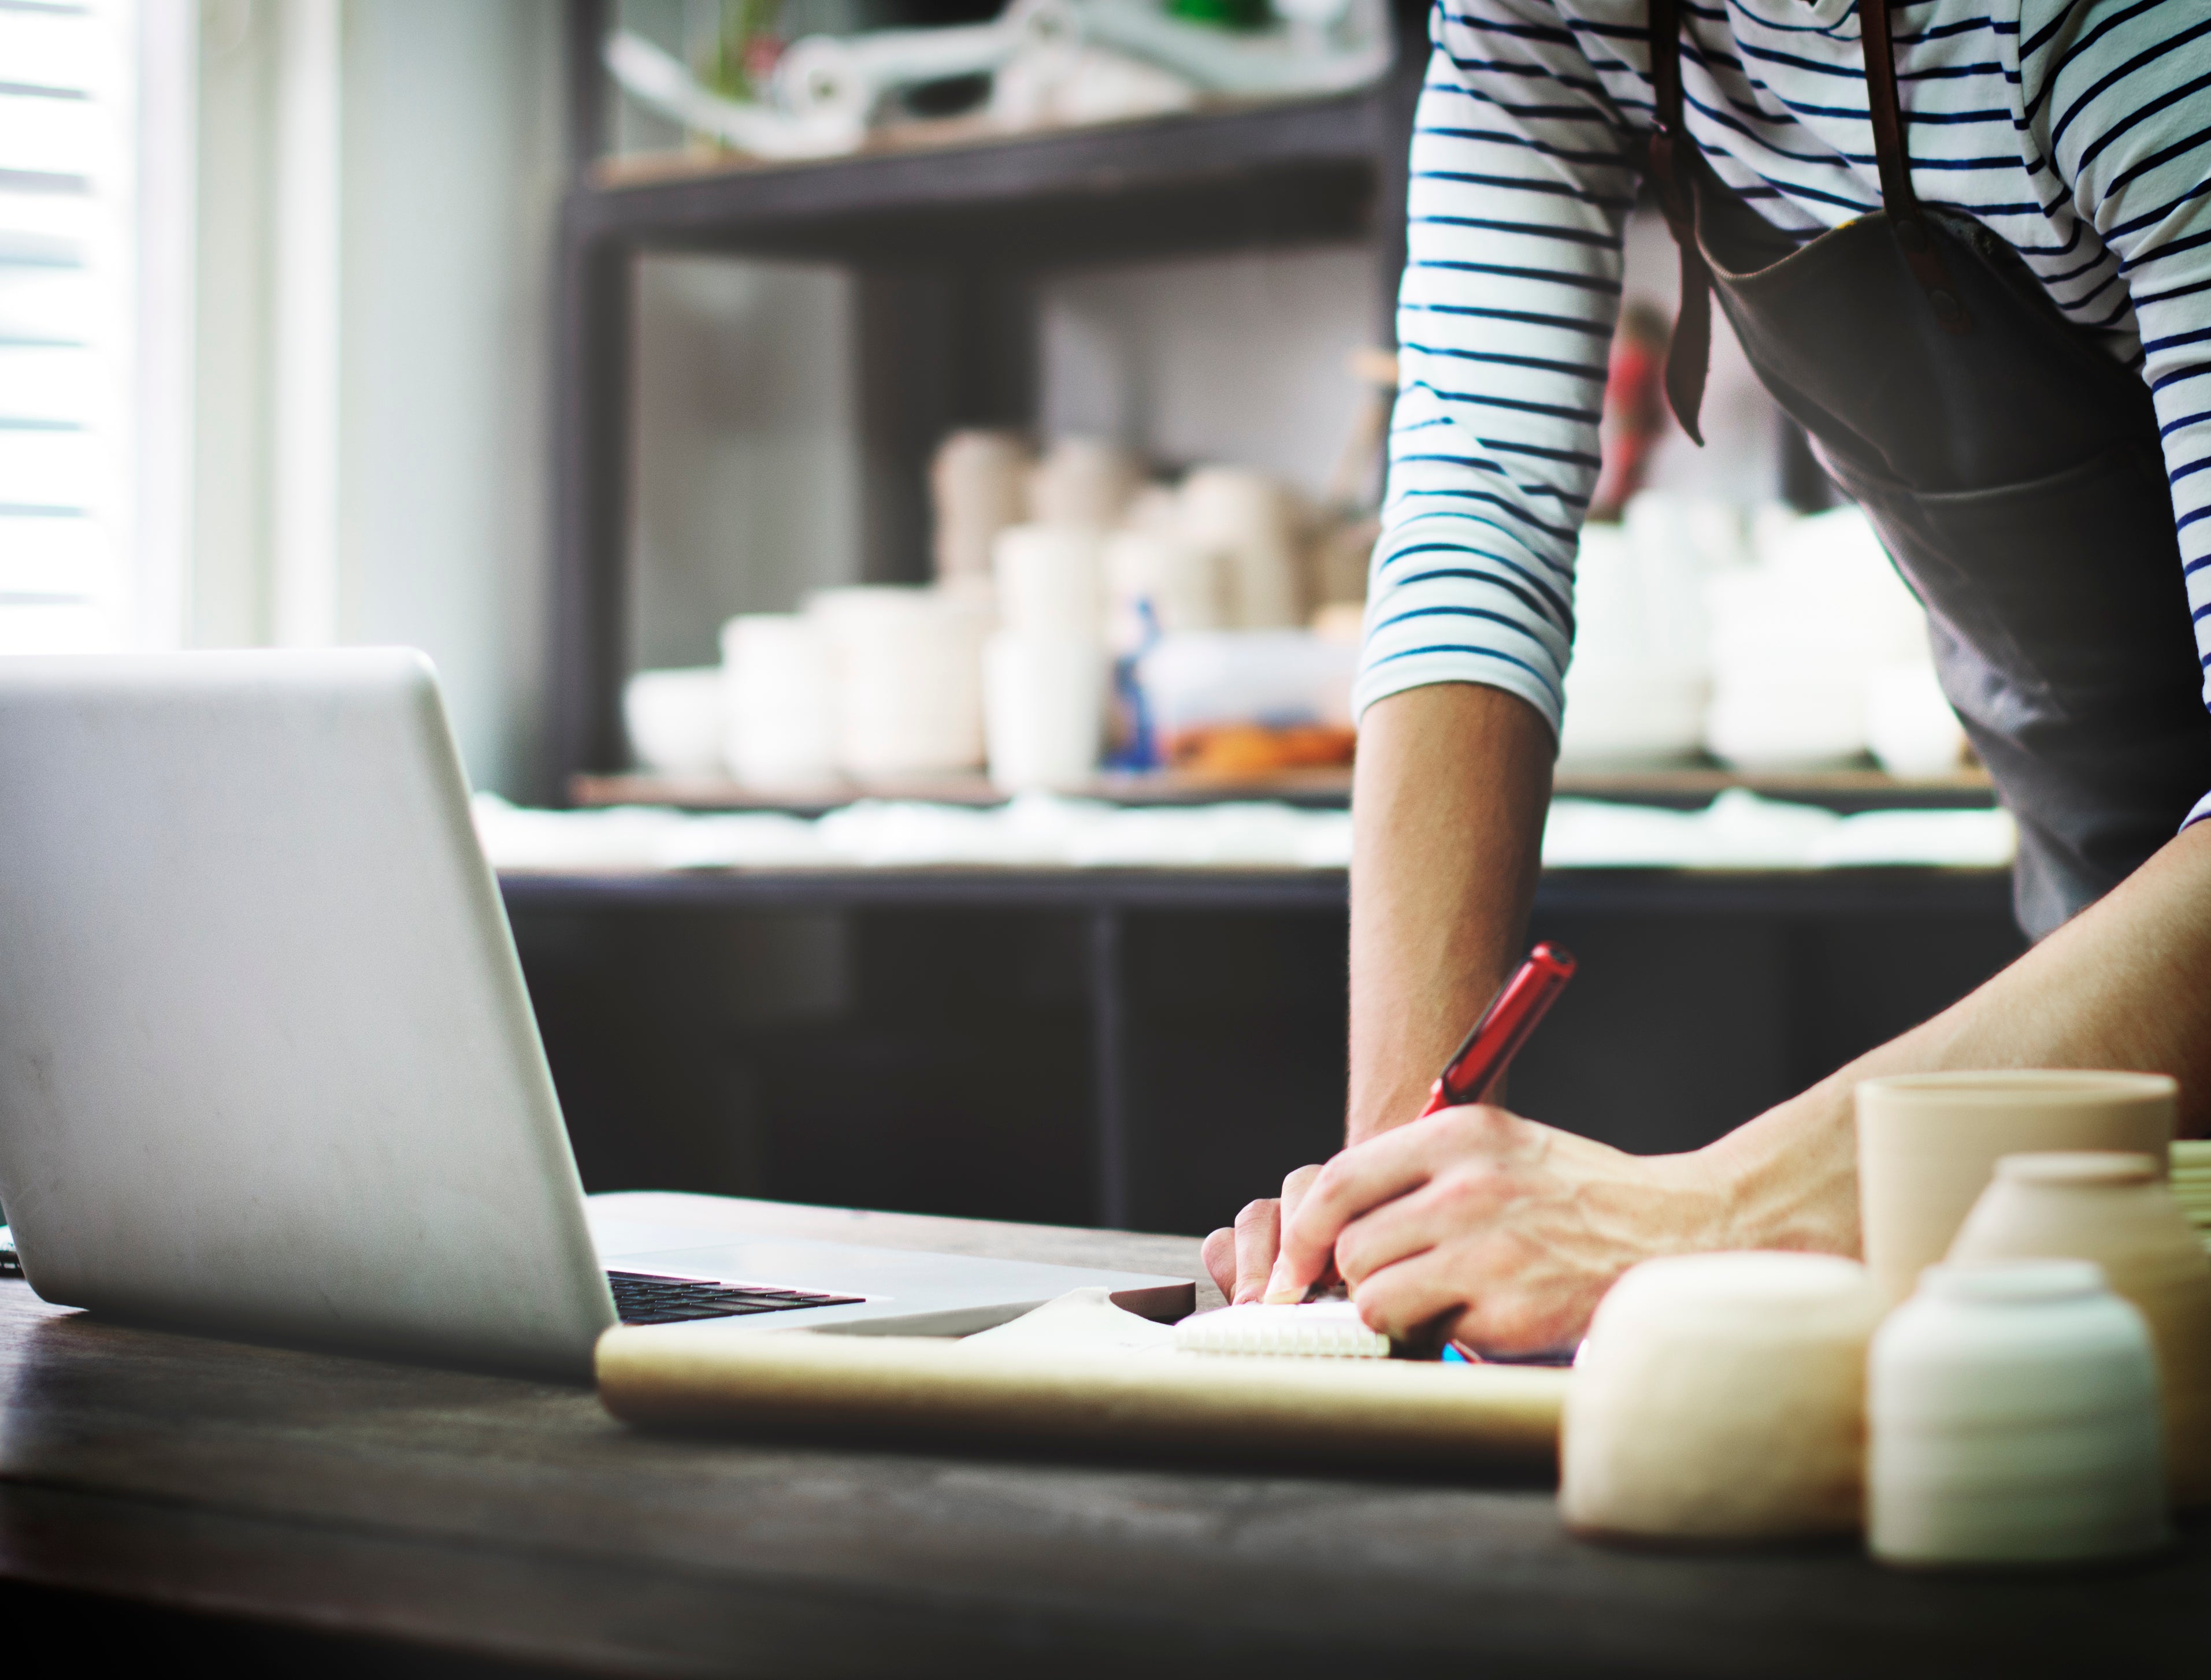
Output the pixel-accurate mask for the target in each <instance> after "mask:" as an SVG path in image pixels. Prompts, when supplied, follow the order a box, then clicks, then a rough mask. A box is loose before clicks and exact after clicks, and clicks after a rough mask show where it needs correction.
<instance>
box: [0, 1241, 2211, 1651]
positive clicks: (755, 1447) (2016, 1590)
mask: <svg viewBox="0 0 2211 1680" xmlns="http://www.w3.org/2000/svg"><path fill="white" fill-rule="evenodd" d="M620 1200H621V1202H622V1203H623V1204H626V1205H625V1206H622V1208H621V1212H623V1213H624V1215H625V1216H626V1217H646V1218H669V1217H674V1218H684V1219H688V1220H693V1221H699V1222H702V1223H704V1224H713V1223H714V1222H716V1221H717V1220H720V1219H724V1218H737V1219H739V1220H741V1221H742V1224H744V1226H745V1227H746V1228H747V1229H748V1230H753V1231H755V1232H763V1233H770V1234H778V1235H786V1236H814V1237H824V1238H829V1239H833V1240H843V1241H859V1242H879V1243H882V1244H884V1245H886V1246H891V1247H901V1248H929V1249H936V1250H940V1251H945V1252H955V1253H962V1254H992V1255H1004V1256H1012V1257H1019V1258H1023V1259H1032V1260H1062V1261H1066V1262H1069V1263H1075V1264H1082V1265H1095V1266H1115V1267H1124V1268H1127V1269H1130V1270H1139V1271H1150V1272H1175V1273H1178V1274H1181V1275H1185V1276H1196V1275H1202V1273H1201V1271H1200V1268H1199V1266H1198V1255H1197V1244H1196V1242H1194V1241H1192V1240H1190V1239H1187V1238H1180V1237H1165V1236H1129V1235H1124V1234H1118V1233H1107V1232H1093V1231H1077V1230H1056V1229H1048V1228H1044V1227H1036V1226H1017V1225H1003V1224H984V1223H980V1222H975V1221H965V1220H956V1219H934V1218H919V1217H915V1216H901V1215H891V1214H865V1213H851V1212H839V1211H834V1210H828V1209H820V1208H800V1207H790V1206H775V1205H772V1204H766V1203H734V1202H723V1203H718V1204H712V1205H705V1204H702V1202H701V1201H700V1200H699V1199H689V1198H684V1199H659V1198H645V1197H625V1198H621V1199H620ZM1207 1296H1208V1297H1209V1298H1210V1299H1211V1300H1213V1301H1217V1299H1218V1296H1212V1295H1211V1292H1210V1290H1208V1291H1207ZM0 1581H4V1582H9V1583H14V1584H16V1585H19V1586H21V1585H29V1586H40V1587H60V1588H69V1589H77V1590H82V1591H88V1592H99V1593H105V1594H112V1595H117V1596H118V1597H121V1598H125V1599H128V1600H130V1601H133V1602H134V1603H136V1604H143V1605H152V1606H157V1607H161V1608H163V1609H167V1610H182V1611H196V1612H202V1613H209V1614H214V1615H218V1616H222V1617H239V1618H247V1619H250V1620H254V1621H258V1622H262V1623H274V1624H282V1625H288V1626H291V1627H294V1628H302V1629H322V1630H325V1631H336V1632H342V1633H345V1634H348V1635H359V1636H361V1637H364V1638H382V1639H397V1640H400V1641H409V1642H415V1643H419V1644H421V1645H422V1646H426V1647H436V1648H438V1649H440V1650H443V1651H447V1652H455V1653H469V1654H472V1655H475V1656H478V1657H489V1658H494V1659H508V1660H512V1661H515V1662H518V1663H521V1664H524V1665H532V1666H559V1667H563V1668H574V1669H584V1670H589V1671H612V1672H624V1673H654V1674H706V1673H729V1674H744V1675H752V1674H758V1675H775V1676H802V1675H847V1674H851V1675H857V1674H875V1673H885V1672H896V1673H900V1674H928V1673H938V1672H945V1673H954V1672H958V1673H978V1672H986V1671H993V1670H995V1669H996V1668H1000V1667H1006V1666H1009V1665H1012V1664H1013V1663H1015V1662H1016V1661H1018V1662H1020V1663H1021V1664H1022V1665H1024V1666H1025V1667H1026V1666H1034V1667H1038V1668H1039V1669H1045V1668H1046V1667H1047V1665H1048V1671H1051V1672H1052V1673H1053V1674H1054V1675H1055V1677H1057V1675H1059V1674H1065V1673H1070V1672H1071V1673H1078V1674H1080V1673H1089V1672H1093V1671H1094V1672H1100V1673H1108V1672H1111V1673H1125V1672H1127V1671H1130V1669H1131V1668H1132V1667H1135V1666H1136V1665H1142V1667H1144V1668H1145V1669H1147V1670H1151V1671H1162V1672H1194V1671H1199V1670H1204V1671H1208V1672H1213V1673H1220V1672H1241V1671H1246V1670H1249V1669H1252V1668H1256V1667H1257V1666H1259V1665H1262V1664H1263V1665H1265V1666H1266V1667H1267V1668H1268V1669H1269V1671H1272V1672H1275V1673H1281V1672H1288V1673H1307V1672H1321V1671H1326V1672H1330V1673H1335V1674H1341V1675H1352V1676H1355V1675H1359V1674H1362V1673H1365V1672H1371V1671H1374V1670H1376V1669H1377V1668H1378V1667H1380V1666H1381V1665H1383V1664H1384V1663H1388V1664H1390V1665H1392V1666H1393V1667H1394V1666H1396V1665H1398V1664H1400V1663H1402V1660H1403V1659H1407V1658H1418V1657H1429V1658H1437V1659H1445V1660H1447V1661H1451V1662H1452V1663H1453V1664H1454V1665H1467V1664H1469V1663H1471V1664H1473V1665H1475V1667H1476V1668H1477V1669H1478V1670H1479V1671H1481V1672H1484V1673H1509V1674H1520V1673H1530V1674H1536V1673H1541V1674H1605V1675H1629V1674H1653V1675H1657V1674H1665V1675H1673V1674H1687V1673H1695V1674H1703V1675H1742V1676H1759V1677H1765V1676H1770V1675H1772V1674H1776V1673H1781V1672H1787V1673H1790V1674H1791V1675H1797V1676H1821V1675H1829V1674H1833V1675H1838V1676H1842V1675H1848V1676H1853V1677H1855V1676H1859V1675H1863V1674H1864V1673H1866V1672H1868V1671H1874V1670H1876V1669H1878V1670H1880V1671H1882V1672H1883V1674H1884V1677H1885V1680H1887V1677H1897V1676H1905V1675H1917V1674H1922V1673H1924V1674H1929V1675H1934V1674H1943V1675H1950V1674H1954V1673H1957V1672H1960V1671H1967V1670H1971V1671H1981V1672H1987V1671H1996V1670H1997V1667H1998V1665H2003V1666H2006V1667H2008V1668H2010V1669H2012V1670H2014V1671H2026V1672H2046V1671H2050V1670H2052V1669H2057V1668H2073V1667H2077V1666H2081V1665H2086V1664H2087V1663H2088V1662H2091V1661H2093V1662H2094V1663H2095V1664H2096V1665H2097V1666H2098V1667H2099V1669H2109V1670H2113V1671H2117V1670H2122V1669H2124V1670H2127V1671H2132V1672H2135V1673H2153V1672H2155V1673H2162V1672H2172V1673H2181V1672H2189V1673H2191V1674H2200V1673H2201V1672H2202V1653H2203V1652H2204V1651H2205V1650H2206V1649H2207V1648H2211V1527H2207V1526H2206V1525H2204V1524H2202V1523H2201V1522H2198V1523H2196V1524H2193V1525H2191V1526H2190V1531H2189V1533H2188V1535H2187V1538H2186V1539H2185V1540H2184V1544H2182V1546H2181V1547H2180V1548H2178V1550H2175V1551H2174V1552H2173V1553H2172V1554H2170V1555H2169V1556H2166V1557H2165V1558H2162V1559H2160V1560H2159V1561H2157V1562H2153V1563H2151V1564H2148V1565H2146V1566H2141V1567H2137V1568H2129V1569H2128V1570H2124V1571H2121V1572H2116V1573H2112V1574H2106V1575H2103V1576H2100V1577H2082V1576H2077V1575H2064V1576H2053V1577H2050V1578H2047V1579H2032V1578H2028V1579H2020V1578H2011V1579H2001V1578H1988V1579H1951V1578H1936V1577H1926V1576H1917V1575H1909V1574H1894V1573H1891V1572H1887V1571H1884V1570H1881V1569H1877V1568H1874V1567H1873V1566H1872V1565H1871V1564H1869V1562H1866V1561H1865V1560H1864V1559H1863V1557H1861V1556H1858V1555H1857V1553H1856V1552H1855V1551H1854V1550H1851V1549H1847V1548H1841V1547H1837V1548H1831V1549H1824V1550H1809V1551H1800V1552H1775V1551H1768V1552H1760V1553H1737V1554H1715V1555H1703V1556H1678V1555H1675V1556H1667V1555H1655V1554H1643V1553H1633V1552H1624V1551H1619V1550H1602V1549H1598V1548H1596V1547H1592V1546H1588V1545H1584V1544H1580V1543H1578V1542H1576V1541H1574V1540H1572V1539H1571V1538H1568V1537H1567V1536H1566V1535H1565V1534H1564V1533H1563V1532H1561V1531H1560V1527H1559V1525H1558V1521H1557V1519H1556V1516H1555V1514H1554V1509H1553V1505H1552V1500H1551V1496H1550V1492H1549V1490H1548V1489H1537V1488H1528V1487H1520V1488H1500V1487H1482V1486H1470V1485H1463V1484H1447V1483H1429V1484H1424V1483H1420V1482H1417V1481H1410V1480H1404V1479H1397V1480H1389V1479H1383V1478H1371V1479H1362V1478H1350V1477H1346V1476H1343V1475H1341V1474H1330V1475H1326V1476H1308V1475H1301V1474H1298V1473H1296V1472H1294V1471H1293V1469H1289V1468H1284V1469H1282V1470H1281V1471H1275V1472H1265V1471H1259V1472H1255V1471H1253V1470H1252V1469H1251V1468H1249V1467H1239V1468H1236V1469H1233V1470H1231V1469H1217V1470H1216V1469H1212V1468H1208V1467H1205V1466H1202V1465H1189V1464H1180V1465H1177V1464H1172V1463H1164V1462H1135V1461H1131V1462H1122V1461H1117V1460H1115V1459H1112V1458H1111V1457H1105V1456H1101V1457H1099V1458H1096V1459H1088V1460H1069V1459H1047V1458H1039V1457H1028V1458H1018V1459H1017V1458H996V1457H990V1456H984V1455H981V1454H972V1453H971V1454H966V1455H960V1454H954V1453H942V1452H924V1451H919V1450H912V1451H899V1450H891V1449H884V1448H869V1449H866V1450H858V1449H854V1448H850V1447H840V1446H838V1445H835V1444H833V1443H821V1442H816V1443H803V1442H802V1443H793V1442H790V1441H780V1442H746V1441H702V1440H693V1439H681V1438H659V1437H654V1436H650V1435H642V1434H638V1433H634V1432H633V1431H631V1430H629V1429H625V1428H623V1427H622V1426H621V1425H620V1424H618V1423H615V1422H614V1421H613V1420H612V1419H611V1418H609V1417H607V1416H606V1414H605V1413H604V1412H603V1411H601V1410H600V1408H599V1406H598V1404H597V1401H596V1399H594V1398H593V1397H592V1396H591V1394H590V1393H587V1392H584V1391H581V1390H578V1389H572V1388H565V1387H557V1386H554V1385H550V1384H546V1383H542V1382H534V1381H523V1380H518V1379H515V1378H511V1377H500V1376H489V1375H477V1374H471V1373H465V1372H451V1371H441V1370H433V1369H423V1368H420V1367H415V1366H409V1365H403V1364H395V1363H384V1362H380V1361H375V1360H368V1359H356V1358H350V1357H342V1356H338V1355H333V1354H328V1353H316V1352H302V1351H291V1350H285V1349H276V1348H265V1347H257V1346H250V1345H239V1344H234V1343H226V1342H219V1341H214V1340H209V1339H197V1338H193V1337H189V1336H182V1335H174V1334H169V1333H162V1332H157V1331H151V1330H144V1329H138V1328H133V1327H129V1326H119V1325H115V1324H110V1323H104V1322H100V1321H98V1320H94V1319H91V1318H89V1317H87V1316H85V1315H83V1314H78V1313H75V1312H71V1311H68V1310H64V1309H62V1308H53V1307H49V1306H47V1305H45V1303H43V1302H39V1300H38V1299H37V1298H36V1297H35V1296H33V1295H32V1294H31V1293H30V1291H29V1290H28V1289H27V1287H26V1286H25V1285H23V1284H21V1283H19V1282H17V1283H7V1284H0ZM1408 1672H1409V1671H1408Z"/></svg>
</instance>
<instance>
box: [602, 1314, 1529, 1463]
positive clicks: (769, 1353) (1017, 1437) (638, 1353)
mask: <svg viewBox="0 0 2211 1680" xmlns="http://www.w3.org/2000/svg"><path fill="white" fill-rule="evenodd" d="M598 1377H599V1398H600V1399H601V1400H602V1401H603V1403H604V1404H605V1405H606V1408H607V1410H608V1411H610V1412H612V1413H613V1414H614V1415H615V1417H619V1418H621V1419H622V1420H623V1421H624V1422H626V1423H639V1424H645V1425H648V1426H657V1427H662V1428H675V1429H723V1430H729V1431H732V1432H740V1433H746V1434H801V1435H815V1436H833V1437H839V1438H844V1439H861V1440H876V1439H906V1440H913V1439H924V1440H945V1439H950V1440H965V1441H982V1442H986V1443H988V1444H990V1445H991V1446H993V1447H1002V1446H1004V1445H1006V1444H1008V1443H1009V1442H1015V1441H1027V1442H1035V1441H1045V1442H1059V1443H1065V1444H1068V1445H1072V1446H1077V1447H1087V1448H1090V1449H1093V1450H1094V1449H1096V1448H1097V1447H1099V1446H1103V1445H1110V1446H1112V1447H1116V1448H1118V1449H1121V1450H1124V1451H1127V1450H1136V1451H1174V1452H1195V1453H1203V1454H1204V1455H1206V1456H1207V1457H1208V1458H1218V1457H1223V1456H1234V1457H1239V1458H1251V1457H1259V1458H1275V1459H1282V1458H1297V1459H1311V1460H1313V1461H1316V1462H1318V1461H1328V1462H1331V1463H1337V1464H1358V1465H1404V1466H1408V1467H1411V1468H1414V1469H1418V1470H1422V1471H1433V1472H1444V1471H1467V1470H1495V1469H1509V1468H1523V1469H1524V1468H1528V1467H1540V1466H1543V1465H1548V1464H1549V1463H1550V1462H1551V1460H1552V1458H1553V1455H1554V1452H1555V1450H1556V1443H1557V1438H1558V1421H1559V1410H1560V1405H1561V1403H1562V1401H1563V1399H1564V1397H1565V1394H1566V1388H1567V1384H1568V1380H1569V1379H1568V1374H1567V1373H1566V1372H1565V1371H1558V1370H1548V1369H1536V1368H1532V1367H1526V1366H1505V1365H1480V1366H1472V1367H1469V1366H1463V1365H1445V1364H1441V1363H1414V1362H1411V1361H1405V1360H1342V1361H1322V1360H1305V1359H1291V1358H1284V1359H1267V1358H1249V1359H1223V1358H1216V1357H1207V1356H1205V1355H1202V1354H1177V1353H1157V1354H1148V1355H1147V1354H1136V1355H1125V1354H1112V1353H1097V1354H1087V1353H1080V1352H1073V1351H1068V1350H1064V1349H1058V1348H1040V1349H1025V1348H1021V1347H1018V1346H1013V1345H997V1346H980V1345H978V1346H974V1347H968V1346H965V1345H962V1344H961V1343H960V1342H957V1341H953V1340H948V1339H936V1338H930V1337H920V1336H833V1335H819V1334H812V1333H805V1332H797V1331H791V1332H783V1333H759V1334H749V1335H742V1334H741V1335H732V1334H730V1333H728V1332H727V1331H726V1330H724V1331H721V1332H717V1331H715V1330H713V1329H712V1328H711V1327H708V1326H695V1327H694V1326H654V1327H652V1328H651V1329H615V1330H610V1331H609V1332H608V1333H606V1334H605V1335H604V1336H603V1337H602V1338H601V1339H600V1340H599V1348H598Z"/></svg>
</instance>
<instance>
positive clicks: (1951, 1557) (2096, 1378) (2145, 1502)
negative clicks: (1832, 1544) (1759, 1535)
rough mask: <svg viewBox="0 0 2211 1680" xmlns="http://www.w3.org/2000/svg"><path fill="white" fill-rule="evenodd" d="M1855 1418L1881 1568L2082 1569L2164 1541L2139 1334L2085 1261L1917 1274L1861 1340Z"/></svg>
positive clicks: (2143, 1329) (2138, 1321) (2147, 1357)
mask: <svg viewBox="0 0 2211 1680" xmlns="http://www.w3.org/2000/svg"><path fill="white" fill-rule="evenodd" d="M1867 1420H1868V1423H1869V1427H1870V1442H1869V1457H1868V1462H1867V1470H1866V1488H1867V1516H1868V1524H1867V1529H1868V1535H1867V1538H1868V1540H1869V1544H1870V1545H1871V1547H1872V1550H1873V1553H1874V1556H1876V1557H1878V1558H1880V1559H1881V1561H1882V1562H1888V1563H1898V1564H1905V1565H1911V1566H1916V1567H1921V1568H1941V1567H1984V1568H1985V1567H1991V1566H2005V1565H2032V1564H2062V1563H2082V1562H2093V1561H2096V1560H2100V1559H2107V1558H2117V1557H2127V1556H2136V1555H2139V1554H2141V1553H2143V1552H2147V1551H2150V1550H2154V1549H2155V1548H2157V1547H2159V1546H2160V1545H2162V1544H2164V1543H2165V1542H2166V1538H2168V1534H2169V1531H2168V1529H2167V1526H2166V1495H2165V1472H2164V1463H2163V1456H2162V1453H2161V1452H2160V1418H2159V1410H2158V1387H2157V1363H2156V1359H2155V1357H2154V1356H2153V1353H2152V1352H2151V1348H2150V1338H2149V1330H2148V1327H2147V1326H2146V1325H2145V1324H2144V1323H2143V1321H2142V1317H2141V1314H2140V1313H2138V1312H2137V1311H2135V1308H2133V1307H2131V1306H2129V1304H2128V1303H2127V1302H2124V1301H2122V1300H2121V1299H2119V1297H2118V1296H2116V1295H2113V1294H2112V1293H2111V1290H2109V1289H2108V1288H2106V1287H2105V1283H2104V1276H2103V1273H2102V1272H2100V1271H2099V1270H2098V1269H2097V1268H2096V1267H2095V1266H2093V1265H2091V1264H2090V1263H2089V1262H2087V1261H2086V1260H2007V1261H2000V1262H1993V1263H1989V1264H1984V1265H1972V1266H1929V1268H1928V1269H1927V1271H1926V1272H1924V1273H1923V1274H1922V1277H1921V1280H1920V1286H1919V1290H1918V1292H1917V1294H1916V1295H1914V1296H1912V1297H1911V1300H1910V1301H1908V1302H1905V1304H1904V1305H1903V1306H1902V1307H1900V1308H1898V1309H1897V1310H1896V1311H1895V1312H1893V1313H1892V1314H1890V1315H1889V1316H1888V1318H1887V1320H1886V1321H1885V1322H1883V1324H1882V1325H1881V1329H1880V1330H1879V1332H1878V1333H1875V1337H1874V1340H1873V1352H1872V1357H1871V1360H1870V1362H1869V1372H1868V1384H1867Z"/></svg>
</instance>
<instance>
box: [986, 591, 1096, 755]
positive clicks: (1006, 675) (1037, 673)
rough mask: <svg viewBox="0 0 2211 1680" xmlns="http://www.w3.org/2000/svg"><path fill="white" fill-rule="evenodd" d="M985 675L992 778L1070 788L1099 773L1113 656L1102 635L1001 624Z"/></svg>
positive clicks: (992, 643) (991, 646)
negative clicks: (1077, 636)
mask: <svg viewBox="0 0 2211 1680" xmlns="http://www.w3.org/2000/svg"><path fill="white" fill-rule="evenodd" d="M983 679H984V687H983V693H984V721H985V725H986V728H987V732H988V737H989V741H990V780H991V782H992V783H995V784H996V786H998V787H1000V788H1003V789H1005V790H1006V791H1007V792H1009V793H1021V792H1026V791H1028V790H1031V789H1057V790H1061V791H1064V790H1066V789H1072V788H1076V787H1080V786H1081V784H1082V783H1085V782H1087V780H1088V779H1089V778H1090V777H1091V776H1092V775H1093V774H1094V773H1095V772H1096V771H1097V768H1098V749H1099V741H1100V740H1101V739H1102V738H1103V734H1104V731H1105V654H1104V653H1103V652H1102V651H1101V650H1099V646H1098V644H1096V643H1095V642H1092V641H1083V640H1069V639H1062V638H1051V637H1045V636H1030V635H1027V634H1024V633H1022V632H1017V631H1000V632H998V633H997V634H996V636H993V637H992V638H990V644H989V646H988V648H987V649H986V650H985V652H984V667H983Z"/></svg>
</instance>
